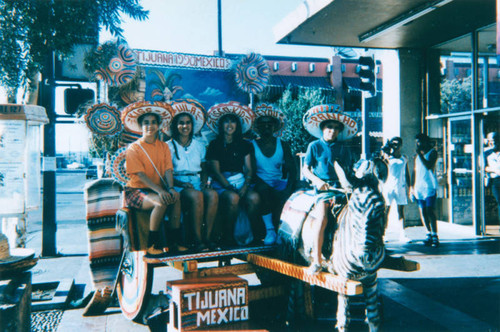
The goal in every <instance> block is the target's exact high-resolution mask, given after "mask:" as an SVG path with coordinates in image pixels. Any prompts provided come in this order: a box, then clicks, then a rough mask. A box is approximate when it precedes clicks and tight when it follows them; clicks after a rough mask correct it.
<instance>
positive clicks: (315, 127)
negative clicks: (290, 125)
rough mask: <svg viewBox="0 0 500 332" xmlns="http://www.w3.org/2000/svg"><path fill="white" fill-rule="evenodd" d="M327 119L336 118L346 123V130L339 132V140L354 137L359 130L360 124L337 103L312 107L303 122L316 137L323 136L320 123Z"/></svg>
mask: <svg viewBox="0 0 500 332" xmlns="http://www.w3.org/2000/svg"><path fill="white" fill-rule="evenodd" d="M327 120H335V121H338V122H340V123H342V124H343V125H344V130H343V131H342V132H341V133H340V134H339V136H338V137H337V140H339V141H344V140H347V139H349V138H351V137H353V136H354V135H355V134H356V133H357V132H358V124H357V123H356V121H354V120H353V119H352V118H351V117H349V116H348V115H346V114H344V113H342V111H341V110H340V106H339V105H336V104H328V105H317V106H314V107H312V108H310V109H309V110H308V111H307V112H306V114H304V117H303V118H302V123H303V124H304V128H305V129H306V130H307V131H308V132H309V134H311V135H312V136H314V137H316V138H321V137H323V133H322V132H321V129H320V127H319V125H320V123H321V122H323V121H327Z"/></svg>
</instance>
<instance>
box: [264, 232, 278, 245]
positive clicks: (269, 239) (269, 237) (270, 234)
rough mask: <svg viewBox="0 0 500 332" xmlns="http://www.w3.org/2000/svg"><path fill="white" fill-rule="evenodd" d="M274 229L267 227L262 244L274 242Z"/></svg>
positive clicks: (275, 236)
mask: <svg viewBox="0 0 500 332" xmlns="http://www.w3.org/2000/svg"><path fill="white" fill-rule="evenodd" d="M276 238H277V235H276V231H275V230H274V228H273V229H268V230H267V233H266V238H265V239H264V245H266V246H270V245H273V244H274V243H276Z"/></svg>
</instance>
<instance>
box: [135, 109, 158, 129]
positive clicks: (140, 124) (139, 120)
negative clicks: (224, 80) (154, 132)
mask: <svg viewBox="0 0 500 332" xmlns="http://www.w3.org/2000/svg"><path fill="white" fill-rule="evenodd" d="M146 115H154V117H155V118H156V122H158V125H159V124H161V116H160V115H159V114H158V113H153V112H149V113H144V114H141V115H139V117H138V118H137V123H138V124H139V126H142V121H144V118H145V117H146Z"/></svg>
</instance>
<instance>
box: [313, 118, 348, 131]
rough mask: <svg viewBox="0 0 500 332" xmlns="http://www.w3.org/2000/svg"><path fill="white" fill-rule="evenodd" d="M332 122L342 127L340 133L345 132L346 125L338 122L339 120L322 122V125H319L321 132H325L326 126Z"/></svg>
mask: <svg viewBox="0 0 500 332" xmlns="http://www.w3.org/2000/svg"><path fill="white" fill-rule="evenodd" d="M330 122H335V123H338V124H339V125H340V131H342V130H344V124H343V123H342V122H340V121H337V120H324V121H321V123H320V124H319V129H320V130H321V131H323V128H325V126H326V125H327V124H328V123H330Z"/></svg>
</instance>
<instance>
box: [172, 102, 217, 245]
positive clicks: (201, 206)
mask: <svg viewBox="0 0 500 332" xmlns="http://www.w3.org/2000/svg"><path fill="white" fill-rule="evenodd" d="M173 108H174V110H175V111H174V114H173V116H174V118H173V119H172V123H171V125H170V132H169V133H168V135H169V136H171V137H172V139H171V140H169V141H168V142H167V143H168V147H169V148H170V151H171V152H172V155H173V156H172V162H173V165H174V188H175V190H176V191H178V192H180V195H181V206H182V211H183V213H184V221H185V225H187V229H188V230H190V231H191V232H188V234H189V235H192V236H193V237H194V238H193V239H192V241H190V242H191V245H192V246H193V249H194V251H196V252H199V251H202V250H206V249H207V248H208V247H210V246H213V244H212V243H211V234H212V229H213V225H214V221H215V216H216V214H217V205H218V196H217V193H216V192H215V190H213V189H211V188H209V186H208V184H207V180H208V173H207V170H206V167H205V154H206V147H205V144H204V143H203V142H202V141H201V140H199V139H197V138H196V137H194V134H196V133H198V132H199V131H200V130H201V128H202V127H203V125H204V124H205V114H204V111H203V109H201V108H200V107H198V105H195V104H194V103H191V102H189V101H179V102H174V103H173Z"/></svg>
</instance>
